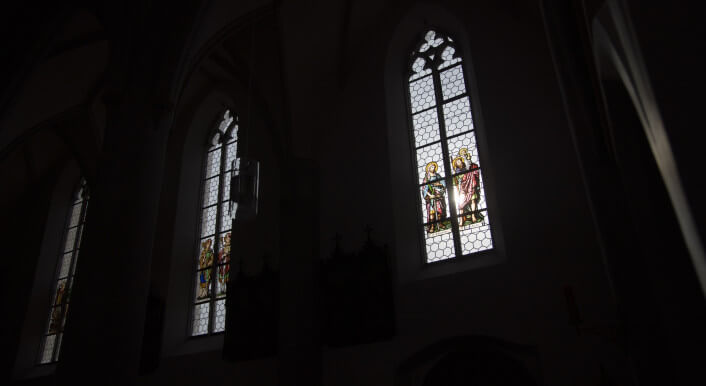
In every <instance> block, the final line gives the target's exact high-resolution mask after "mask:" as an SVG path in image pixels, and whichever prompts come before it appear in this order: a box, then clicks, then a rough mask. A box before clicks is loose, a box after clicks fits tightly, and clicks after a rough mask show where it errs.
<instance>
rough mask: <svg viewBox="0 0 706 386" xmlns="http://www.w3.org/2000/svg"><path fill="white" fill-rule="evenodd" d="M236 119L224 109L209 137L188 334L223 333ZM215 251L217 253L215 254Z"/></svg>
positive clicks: (236, 129) (228, 263)
mask: <svg viewBox="0 0 706 386" xmlns="http://www.w3.org/2000/svg"><path fill="white" fill-rule="evenodd" d="M237 134H238V117H237V116H234V115H232V114H231V112H230V111H229V110H226V111H225V113H224V114H223V117H222V119H221V121H220V123H219V125H218V129H217V130H216V131H215V133H214V134H213V136H212V137H211V138H210V141H209V144H208V149H207V150H206V157H205V158H206V159H205V162H204V163H205V166H204V172H203V180H202V189H201V218H200V226H199V237H198V240H199V241H198V248H197V251H198V252H197V253H196V275H195V288H194V295H193V304H194V306H193V314H192V319H191V335H192V336H198V335H207V334H213V333H218V332H222V331H224V330H225V316H226V307H225V302H226V299H225V298H226V285H227V283H228V275H229V272H230V248H231V246H230V239H231V226H232V214H233V213H234V211H235V208H234V207H233V208H231V207H230V201H229V196H230V179H231V169H232V168H233V167H234V162H236V150H237V139H238V138H237ZM215 251H217V253H216V252H215Z"/></svg>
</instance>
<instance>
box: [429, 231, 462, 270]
mask: <svg viewBox="0 0 706 386" xmlns="http://www.w3.org/2000/svg"><path fill="white" fill-rule="evenodd" d="M425 234H426V237H425V239H426V240H425V243H426V251H427V262H432V261H439V260H445V259H450V258H452V257H455V256H456V253H455V252H454V242H453V233H452V232H451V227H450V226H449V227H448V228H447V229H445V230H440V231H438V232H435V233H429V228H428V227H425Z"/></svg>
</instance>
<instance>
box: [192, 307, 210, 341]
mask: <svg viewBox="0 0 706 386" xmlns="http://www.w3.org/2000/svg"><path fill="white" fill-rule="evenodd" d="M210 307H211V306H210V304H209V302H205V303H201V304H196V305H194V318H193V320H192V329H191V335H203V334H207V333H208V313H209V310H210Z"/></svg>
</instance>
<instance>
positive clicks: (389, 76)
mask: <svg viewBox="0 0 706 386" xmlns="http://www.w3.org/2000/svg"><path fill="white" fill-rule="evenodd" d="M434 28H438V29H439V30H440V31H443V32H444V33H446V34H448V35H449V36H451V37H452V38H453V39H454V41H455V42H456V48H457V49H458V50H459V51H460V56H461V58H462V61H463V63H464V67H463V70H464V73H463V75H464V77H465V78H466V79H467V84H468V87H469V90H468V94H469V96H470V98H471V109H472V111H473V122H474V126H475V128H476V138H477V143H478V148H479V151H480V152H481V157H482V162H483V180H484V185H485V194H486V196H487V197H488V210H489V212H490V213H491V214H492V216H493V225H492V229H493V242H494V248H493V249H492V250H490V251H485V252H481V253H477V254H473V255H470V256H468V255H467V256H463V257H457V258H454V259H448V260H447V261H445V262H439V263H433V264H425V263H424V262H423V249H422V248H423V246H422V239H421V236H420V235H419V231H418V229H417V227H418V226H420V225H421V223H420V221H419V220H418V219H419V218H421V215H419V214H418V212H419V209H418V204H417V201H418V200H417V198H416V196H415V194H413V193H411V192H416V191H417V187H416V181H417V179H416V171H415V170H413V169H414V161H413V159H414V153H413V149H412V148H411V145H410V142H411V140H410V136H411V131H412V130H411V128H410V118H409V117H408V115H409V113H408V111H407V104H408V102H407V95H406V91H405V90H406V88H407V87H408V84H407V77H406V75H407V74H408V66H409V58H410V55H411V53H412V52H413V51H414V49H415V46H416V44H417V43H418V41H419V39H420V38H421V37H422V36H423V34H424V33H425V32H426V31H427V30H429V29H434ZM472 40H473V37H472V36H469V35H468V32H467V30H466V28H465V27H464V25H463V23H462V22H461V21H460V20H458V19H457V18H456V17H455V16H454V15H453V14H452V12H450V11H449V10H446V9H443V8H440V7H439V6H436V5H433V4H428V3H419V4H415V5H413V6H412V7H411V8H410V9H408V10H407V12H406V14H405V15H404V16H403V17H402V18H401V20H400V21H399V23H397V27H396V28H395V29H394V31H393V32H392V35H391V38H390V40H389V42H388V47H387V52H386V58H385V67H384V82H385V83H384V85H385V96H386V103H387V106H386V110H387V130H388V146H389V156H390V164H389V167H390V177H391V181H390V184H391V187H392V188H391V189H390V192H391V197H390V202H391V203H392V205H393V213H394V240H395V241H394V242H393V251H394V256H395V260H396V266H397V267H396V268H397V273H398V275H397V276H398V278H399V280H400V281H401V282H408V281H413V280H419V279H425V278H431V277H436V276H442V275H448V274H451V273H455V272H461V271H466V270H470V269H475V268H480V267H484V266H488V265H493V264H497V263H500V262H502V261H504V259H505V248H504V243H503V237H502V226H501V221H500V218H501V213H500V208H499V206H498V204H497V202H496V200H495V199H494V196H496V195H495V194H494V188H493V187H494V183H493V180H494V178H493V173H492V166H491V164H492V154H490V153H491V152H490V151H489V148H488V143H487V140H486V136H485V129H486V127H485V125H484V123H483V114H482V108H481V102H480V100H481V98H480V97H479V90H478V89H477V83H476V82H475V79H476V78H475V74H474V71H473V60H472V57H471V53H472V52H471V46H472V45H471V42H472Z"/></svg>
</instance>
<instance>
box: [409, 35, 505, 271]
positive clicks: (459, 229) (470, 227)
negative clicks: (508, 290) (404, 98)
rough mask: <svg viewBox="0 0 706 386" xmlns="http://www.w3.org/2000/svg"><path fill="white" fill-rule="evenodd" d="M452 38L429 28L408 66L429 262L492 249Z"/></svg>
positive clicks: (461, 71) (466, 101) (468, 106)
mask: <svg viewBox="0 0 706 386" xmlns="http://www.w3.org/2000/svg"><path fill="white" fill-rule="evenodd" d="M464 74H465V71H464V68H463V62H462V59H461V57H460V55H459V53H458V51H457V50H456V44H455V42H454V41H453V40H452V39H451V37H449V36H446V35H444V34H442V33H440V32H439V31H433V30H430V31H427V32H426V34H425V35H424V38H423V39H421V41H420V42H419V44H418V45H417V48H416V50H415V51H414V52H413V53H412V55H411V58H410V65H409V73H408V76H409V78H408V79H409V87H408V97H409V98H408V100H409V105H408V107H409V114H410V121H411V122H410V124H411V127H412V137H413V143H412V146H413V148H414V149H415V155H416V156H415V165H416V170H417V176H418V177H417V186H418V192H419V193H418V196H419V207H420V208H421V210H420V214H421V217H422V224H420V227H421V229H420V231H421V233H422V234H423V240H424V244H425V252H426V261H427V262H428V263H430V262H435V261H440V260H445V259H450V258H454V257H457V256H463V255H468V254H472V253H476V252H480V251H484V250H488V249H492V248H493V239H492V235H491V229H490V218H489V216H488V209H487V207H486V201H485V192H484V188H483V177H482V173H481V166H482V165H481V162H480V159H479V156H478V147H477V144H476V136H475V130H474V126H473V116H472V113H471V100H470V95H469V93H468V87H467V86H468V85H467V82H466V79H465V77H464Z"/></svg>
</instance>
